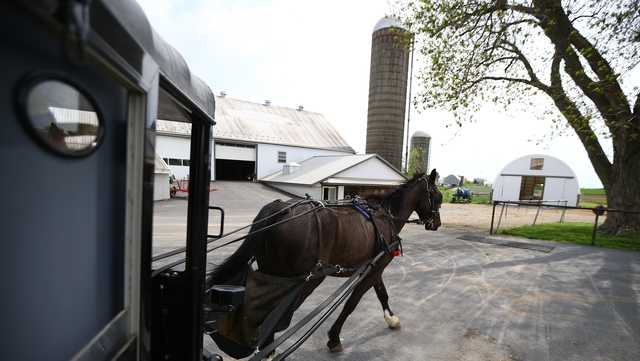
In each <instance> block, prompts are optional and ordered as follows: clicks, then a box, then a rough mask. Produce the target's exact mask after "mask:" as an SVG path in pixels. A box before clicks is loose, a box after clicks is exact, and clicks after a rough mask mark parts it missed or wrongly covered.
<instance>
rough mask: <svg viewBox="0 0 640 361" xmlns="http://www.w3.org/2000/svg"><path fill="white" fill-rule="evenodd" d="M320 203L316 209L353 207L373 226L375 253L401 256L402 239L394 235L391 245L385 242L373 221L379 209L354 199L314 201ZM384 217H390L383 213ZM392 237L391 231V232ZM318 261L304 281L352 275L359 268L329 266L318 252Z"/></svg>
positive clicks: (362, 200)
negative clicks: (337, 201) (332, 201)
mask: <svg viewBox="0 0 640 361" xmlns="http://www.w3.org/2000/svg"><path fill="white" fill-rule="evenodd" d="M315 202H318V203H320V204H321V205H322V206H321V207H318V208H329V207H340V206H350V207H353V208H354V209H355V210H356V211H357V212H358V213H360V214H361V215H362V216H363V217H364V218H365V219H366V220H367V221H369V222H371V225H372V226H373V230H374V235H375V241H376V245H377V246H376V248H377V252H376V253H378V252H380V251H384V252H385V253H386V254H389V255H391V256H400V255H402V239H401V238H400V236H398V235H395V237H394V239H393V242H392V243H391V244H389V243H387V241H386V240H385V237H384V234H382V232H381V231H380V228H379V227H378V224H377V223H376V221H375V212H377V211H378V210H379V208H374V207H372V206H371V205H370V204H369V203H368V202H367V201H366V200H364V199H362V198H360V197H357V196H356V197H355V198H353V199H352V200H351V201H350V202H342V203H335V204H332V203H325V202H320V201H315ZM314 214H315V216H316V222H317V227H318V239H319V240H320V239H322V223H321V222H320V217H319V216H318V212H317V211H316V212H314ZM385 216H387V217H390V216H389V215H387V214H386V213H385ZM391 233H392V235H393V233H394V232H393V231H392V232H391ZM318 247H319V248H320V242H318ZM318 255H319V257H318V258H319V260H318V262H317V263H316V266H315V267H314V269H313V270H312V271H311V272H309V274H308V275H307V276H306V277H305V281H309V280H311V279H315V278H320V277H325V276H333V275H340V274H344V273H352V272H355V271H356V270H357V269H358V268H359V267H342V266H341V265H337V264H335V265H334V264H330V263H328V262H326V261H324V260H323V258H324V257H323V256H322V252H321V251H320V250H318Z"/></svg>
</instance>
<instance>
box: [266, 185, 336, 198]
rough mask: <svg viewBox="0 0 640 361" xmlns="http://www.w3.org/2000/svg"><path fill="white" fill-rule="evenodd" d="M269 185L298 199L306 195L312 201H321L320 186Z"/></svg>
mask: <svg viewBox="0 0 640 361" xmlns="http://www.w3.org/2000/svg"><path fill="white" fill-rule="evenodd" d="M269 185H270V186H272V187H275V188H278V189H281V190H283V191H285V192H288V193H291V194H294V195H296V196H298V197H300V198H304V197H305V196H306V194H307V193H308V194H309V195H310V196H311V197H312V198H313V199H322V187H321V186H320V184H314V185H310V186H309V185H303V184H286V183H269ZM343 194H344V190H343Z"/></svg>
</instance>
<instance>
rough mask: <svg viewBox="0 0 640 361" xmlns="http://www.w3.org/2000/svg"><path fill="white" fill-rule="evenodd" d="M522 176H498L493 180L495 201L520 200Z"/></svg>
mask: <svg viewBox="0 0 640 361" xmlns="http://www.w3.org/2000/svg"><path fill="white" fill-rule="evenodd" d="M521 182H522V177H520V176H498V178H497V179H496V181H495V182H493V200H494V201H518V200H519V199H520V183H521Z"/></svg>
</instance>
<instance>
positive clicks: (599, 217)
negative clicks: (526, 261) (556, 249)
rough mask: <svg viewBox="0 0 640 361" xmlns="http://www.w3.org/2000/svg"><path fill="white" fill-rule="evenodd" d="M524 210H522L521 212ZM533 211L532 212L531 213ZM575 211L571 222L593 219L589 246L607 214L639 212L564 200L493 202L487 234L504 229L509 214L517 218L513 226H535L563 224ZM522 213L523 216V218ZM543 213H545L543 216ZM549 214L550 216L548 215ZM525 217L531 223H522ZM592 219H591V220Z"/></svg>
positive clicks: (593, 242)
mask: <svg viewBox="0 0 640 361" xmlns="http://www.w3.org/2000/svg"><path fill="white" fill-rule="evenodd" d="M498 206H501V207H500V213H499V215H498V219H497V220H496V208H497V207H498ZM523 209H524V210H523ZM532 210H533V212H532ZM570 210H575V211H578V212H575V213H572V214H571V215H570V217H572V220H576V221H581V222H585V221H587V220H589V219H593V232H592V236H591V244H592V245H595V242H596V233H597V230H598V225H599V224H601V223H602V221H603V220H604V217H605V216H606V215H607V214H608V213H627V214H640V211H630V210H621V209H611V208H606V207H603V206H598V207H594V208H588V207H573V206H568V205H567V201H566V200H557V201H555V200H552V201H537V200H536V201H493V209H492V211H491V226H490V228H489V234H495V233H498V230H499V229H500V227H501V226H503V228H504V224H505V223H508V221H507V219H508V217H509V214H510V212H511V214H512V215H513V213H514V212H516V213H517V215H516V218H519V219H518V220H517V221H516V222H513V221H512V223H516V224H511V226H513V225H523V224H529V223H530V224H531V225H532V226H535V225H536V224H540V223H549V222H558V223H564V222H566V221H567V217H568V216H569V215H568V214H567V211H570ZM523 213H524V214H525V215H524V217H523ZM545 213H547V214H546V215H545ZM549 214H550V215H549ZM543 215H545V216H546V219H543V218H544V217H543ZM527 217H529V218H532V219H533V221H531V222H523V220H526V219H527ZM591 217H593V218H591Z"/></svg>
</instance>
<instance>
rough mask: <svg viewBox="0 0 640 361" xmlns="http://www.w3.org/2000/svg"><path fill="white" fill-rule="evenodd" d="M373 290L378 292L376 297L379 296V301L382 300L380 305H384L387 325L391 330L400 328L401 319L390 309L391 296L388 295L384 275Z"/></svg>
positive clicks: (379, 278) (383, 309)
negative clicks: (383, 279)
mask: <svg viewBox="0 0 640 361" xmlns="http://www.w3.org/2000/svg"><path fill="white" fill-rule="evenodd" d="M373 288H374V289H375V290H376V295H377V296H378V300H380V305H382V311H383V312H384V320H385V321H386V322H387V325H389V328H390V329H396V328H399V327H400V319H399V318H398V316H396V315H394V314H393V312H391V308H389V295H388V294H387V289H386V288H385V287H384V282H383V281H382V274H380V276H379V277H378V279H377V280H376V283H375V284H374V285H373Z"/></svg>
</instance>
